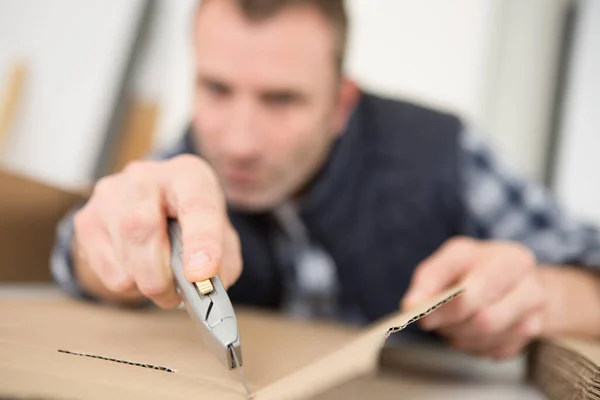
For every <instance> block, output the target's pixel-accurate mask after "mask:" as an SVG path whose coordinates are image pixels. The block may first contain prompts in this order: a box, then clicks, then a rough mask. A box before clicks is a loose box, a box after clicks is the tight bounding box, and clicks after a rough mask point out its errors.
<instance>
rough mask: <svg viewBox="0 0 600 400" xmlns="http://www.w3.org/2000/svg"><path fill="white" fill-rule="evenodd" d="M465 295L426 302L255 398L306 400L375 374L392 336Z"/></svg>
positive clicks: (448, 294) (448, 295) (451, 294)
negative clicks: (384, 346)
mask: <svg viewBox="0 0 600 400" xmlns="http://www.w3.org/2000/svg"><path fill="white" fill-rule="evenodd" d="M462 291H463V289H462V288H460V287H456V288H452V289H449V290H447V291H446V292H444V293H443V294H441V295H439V296H437V297H435V298H434V299H432V300H430V301H427V302H424V303H423V304H422V305H421V306H419V307H416V308H415V309H414V310H413V311H410V312H405V313H401V314H396V315H394V316H392V317H390V318H387V319H386V320H384V321H382V322H380V323H378V324H376V325H375V326H374V327H372V328H369V329H368V330H366V331H365V333H364V334H362V335H360V336H359V337H358V338H356V339H355V340H353V341H352V342H350V343H348V344H347V345H346V346H344V347H342V348H341V349H339V350H338V351H336V352H334V353H332V354H329V355H327V356H325V357H323V358H322V359H320V360H318V361H316V362H314V363H312V364H310V365H308V366H306V367H304V368H302V369H300V370H298V371H296V372H294V373H292V374H290V375H288V376H286V377H284V378H282V379H280V380H279V381H276V382H274V383H272V384H270V385H268V386H266V387H264V388H263V389H261V390H259V391H258V392H257V393H256V394H255V396H253V398H255V399H260V400H268V399H274V400H275V399H277V400H278V399H284V398H285V399H305V398H310V397H313V396H315V395H317V394H320V393H323V392H325V391H327V390H329V389H331V388H333V387H335V386H338V385H340V384H342V383H345V382H348V381H350V380H352V379H356V378H358V377H360V376H364V375H368V374H370V373H373V372H374V371H375V370H376V369H377V367H378V360H379V353H380V351H381V348H382V347H383V344H384V342H385V339H386V338H387V337H388V336H389V335H390V334H392V333H395V332H398V331H400V330H402V329H404V328H405V327H406V326H407V325H409V324H411V323H413V322H415V321H417V320H418V319H420V318H423V317H424V316H426V315H427V314H429V313H431V312H433V311H434V310H436V309H437V308H439V307H441V306H442V305H443V304H445V303H447V302H448V301H450V300H452V299H453V298H455V297H456V296H458V295H459V294H461V293H462Z"/></svg>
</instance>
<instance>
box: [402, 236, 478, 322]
mask: <svg viewBox="0 0 600 400" xmlns="http://www.w3.org/2000/svg"><path fill="white" fill-rule="evenodd" d="M477 247H478V243H477V241H475V240H473V239H469V238H463V237H460V238H453V239H450V240H448V241H447V242H446V243H444V245H442V247H441V248H440V249H439V250H437V251H436V252H435V253H433V254H432V255H431V256H429V257H428V258H427V259H425V260H424V261H423V262H422V263H421V264H419V265H418V266H417V268H416V269H415V272H414V273H413V277H412V280H411V284H410V286H409V288H408V290H407V291H406V294H405V295H404V297H403V298H402V301H401V308H402V309H403V310H408V309H412V308H414V307H415V306H417V305H418V304H419V303H421V302H423V301H424V300H427V299H429V298H431V297H433V296H435V295H437V294H438V293H440V292H442V291H443V290H444V289H447V288H449V287H450V286H452V285H454V284H456V283H458V282H459V281H460V280H461V279H462V277H463V276H464V275H465V274H466V272H467V271H468V270H469V269H470V268H471V266H472V265H473V261H474V259H475V255H476V251H477Z"/></svg>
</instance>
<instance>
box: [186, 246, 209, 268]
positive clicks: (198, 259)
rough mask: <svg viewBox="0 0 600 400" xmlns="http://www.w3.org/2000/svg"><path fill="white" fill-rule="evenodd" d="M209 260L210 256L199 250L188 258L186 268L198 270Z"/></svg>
mask: <svg viewBox="0 0 600 400" xmlns="http://www.w3.org/2000/svg"><path fill="white" fill-rule="evenodd" d="M209 262H210V257H209V256H208V254H206V253H205V252H203V251H199V252H197V253H196V254H194V255H192V256H191V257H190V260H189V262H188V264H187V269H188V270H189V271H199V270H201V269H203V268H204V267H206V266H207V265H208V263H209Z"/></svg>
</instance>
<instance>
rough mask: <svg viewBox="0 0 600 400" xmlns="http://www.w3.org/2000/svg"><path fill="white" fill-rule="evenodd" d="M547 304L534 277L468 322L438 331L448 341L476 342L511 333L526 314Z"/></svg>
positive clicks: (518, 285)
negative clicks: (451, 339)
mask: <svg viewBox="0 0 600 400" xmlns="http://www.w3.org/2000/svg"><path fill="white" fill-rule="evenodd" d="M544 304H545V298H544V293H543V290H542V288H541V286H540V284H539V283H538V280H537V277H536V275H535V274H530V275H529V276H528V277H527V278H525V279H524V280H522V281H520V282H519V283H518V284H517V286H516V288H515V289H514V290H513V291H511V292H509V293H508V294H507V295H506V296H505V297H503V298H502V299H500V300H499V301H497V302H496V303H494V304H492V305H490V306H489V307H486V308H484V309H482V310H480V311H479V312H477V313H476V314H475V315H474V316H473V317H471V318H469V319H468V320H467V321H465V322H462V323H458V324H456V325H452V326H448V327H444V328H441V329H439V330H438V332H439V333H440V334H441V335H442V336H444V337H448V338H463V339H465V340H475V341H476V340H477V339H478V338H481V337H489V336H495V335H498V334H500V333H501V332H504V331H506V330H508V329H509V328H510V327H511V326H513V325H515V324H516V323H517V321H520V320H521V319H523V318H524V317H525V316H526V315H529V314H532V313H534V312H536V311H538V310H540V309H541V308H542V307H543V305H544Z"/></svg>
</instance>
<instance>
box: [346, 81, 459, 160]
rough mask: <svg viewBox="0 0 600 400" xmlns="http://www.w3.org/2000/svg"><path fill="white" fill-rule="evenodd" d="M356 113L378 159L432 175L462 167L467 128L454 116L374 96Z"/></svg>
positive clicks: (367, 95)
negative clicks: (464, 138)
mask: <svg viewBox="0 0 600 400" xmlns="http://www.w3.org/2000/svg"><path fill="white" fill-rule="evenodd" d="M356 112H357V119H358V121H359V124H358V125H359V126H360V131H361V136H363V138H364V139H363V141H364V142H366V143H368V144H370V147H371V149H372V150H373V153H372V154H373V155H374V156H375V157H378V158H380V159H382V160H395V161H394V163H396V161H397V162H399V163H400V164H402V165H404V167H406V163H407V162H408V163H409V164H410V165H411V166H418V165H420V166H422V167H423V168H424V169H425V170H429V171H431V169H432V168H433V169H441V170H446V171H447V172H449V171H448V167H451V170H454V169H455V166H456V165H457V164H458V163H459V158H460V157H461V151H462V150H461V143H460V142H461V134H462V132H463V130H464V127H463V123H462V121H461V119H460V118H458V117H457V116H455V115H453V114H450V113H445V112H442V111H438V110H434V109H432V108H427V107H424V106H421V105H418V104H414V103H410V102H406V101H402V100H396V99H390V98H385V97H381V96H377V95H374V94H371V93H364V94H363V97H362V99H361V102H360V104H359V106H358V107H357V111H356ZM402 165H400V166H402Z"/></svg>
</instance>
